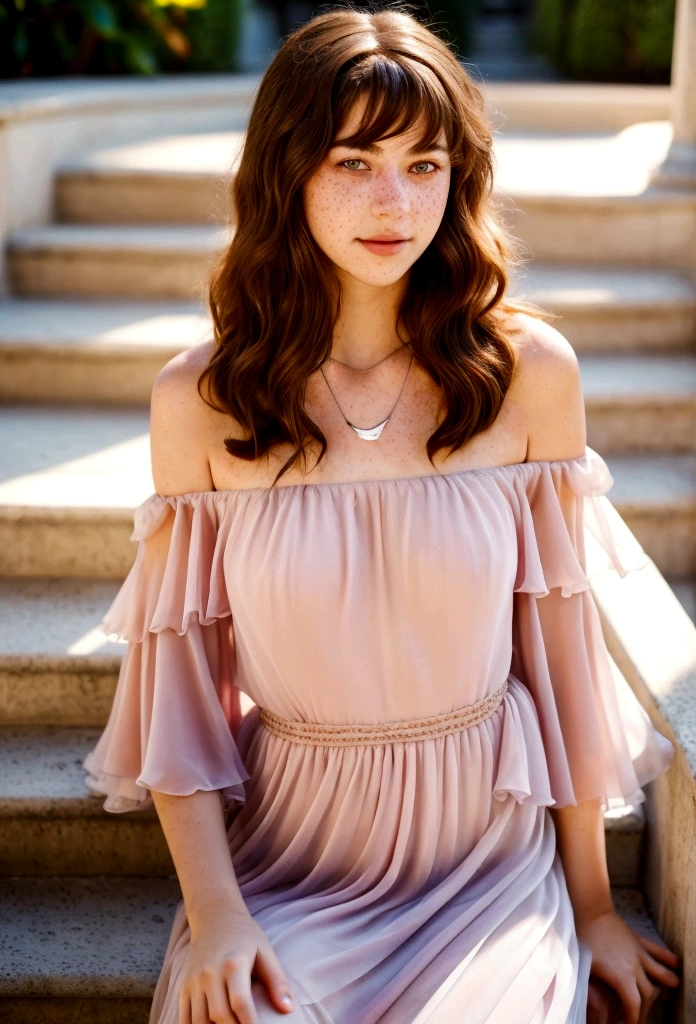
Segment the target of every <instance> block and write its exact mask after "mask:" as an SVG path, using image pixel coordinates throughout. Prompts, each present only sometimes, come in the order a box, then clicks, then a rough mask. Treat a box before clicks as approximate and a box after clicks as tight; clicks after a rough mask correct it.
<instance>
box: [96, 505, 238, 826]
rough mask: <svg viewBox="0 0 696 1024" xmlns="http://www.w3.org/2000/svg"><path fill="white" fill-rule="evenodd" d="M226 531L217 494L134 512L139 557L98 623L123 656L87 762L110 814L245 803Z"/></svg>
mask: <svg viewBox="0 0 696 1024" xmlns="http://www.w3.org/2000/svg"><path fill="white" fill-rule="evenodd" d="M228 533H229V522H227V521H226V518H225V517H224V516H222V517H219V516H218V509H217V506H216V504H215V502H214V492H201V493H193V494H188V495H175V496H171V497H164V496H160V495H158V494H153V495H151V496H150V497H149V498H148V499H147V500H146V501H145V502H143V504H142V505H141V506H140V507H139V508H138V509H136V512H135V529H134V531H133V534H132V535H131V540H134V541H137V542H138V551H137V555H136V559H135V562H134V564H133V567H132V569H131V571H130V573H129V574H128V576H127V578H126V580H125V582H124V584H123V586H122V587H121V589H120V591H119V592H118V595H117V596H116V599H115V601H114V602H113V604H112V606H111V608H110V609H109V611H108V612H107V614H106V616H105V617H104V620H103V628H104V631H105V632H106V634H107V635H108V636H109V638H110V639H112V640H121V641H126V642H127V644H128V647H127V649H126V652H125V655H124V659H123V663H122V666H121V671H120V674H119V679H118V685H117V688H116V694H115V697H114V701H113V705H112V708H111V713H110V715H109V719H108V722H107V725H106V727H105V729H104V731H103V733H102V734H101V736H100V738H99V740H98V742H97V745H96V746H95V747H94V749H93V750H91V751H90V752H89V754H88V755H87V757H86V758H85V762H84V766H85V769H86V770H87V773H88V774H87V778H86V782H87V785H88V786H89V788H90V789H92V790H93V791H94V792H95V793H99V794H103V795H105V796H106V801H105V803H104V807H105V809H106V810H107V811H116V812H118V811H130V810H145V809H147V808H150V807H152V806H153V801H152V796H151V790H153V789H154V790H156V791H159V792H163V793H169V794H173V795H178V796H186V795H189V794H191V793H194V792H196V791H197V790H220V791H221V792H222V795H223V800H224V802H225V805H226V806H229V805H230V804H233V803H236V804H243V803H244V802H245V798H246V795H245V790H244V782H245V781H246V780H247V779H248V778H249V774H248V772H247V771H246V769H245V767H244V764H243V761H242V759H241V756H240V754H239V751H238V749H237V745H236V742H235V736H236V734H237V730H238V728H239V725H240V721H241V705H240V695H239V690H238V688H237V687H236V685H235V682H234V675H235V649H234V633H233V629H232V616H231V610H230V606H229V601H228V598H227V593H226V587H225V581H224V574H223V565H222V559H223V552H224V548H225V542H226V539H227V534H228Z"/></svg>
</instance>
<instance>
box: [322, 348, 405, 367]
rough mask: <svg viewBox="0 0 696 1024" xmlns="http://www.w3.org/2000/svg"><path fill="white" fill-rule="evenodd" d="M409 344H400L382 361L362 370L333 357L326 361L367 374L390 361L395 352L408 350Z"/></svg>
mask: <svg viewBox="0 0 696 1024" xmlns="http://www.w3.org/2000/svg"><path fill="white" fill-rule="evenodd" d="M410 344H411V342H410V341H405V342H402V343H401V345H399V346H398V348H395V349H393V350H392V351H391V352H390V353H389V355H387V356H384V358H383V359H380V360H378V361H377V362H376V363H373V364H372V366H364V367H362V368H359V367H357V366H350V365H349V364H348V363H343V362H341V360H340V359H336V358H334V356H329V359H328V361H329V362H331V363H338V365H339V366H346V367H347V368H348V369H349V370H352V371H353V372H354V373H368V372H369V371H370V370H374V369H375V367H377V366H381V365H382V363H385V362H386V361H387V359H391V357H392V356H393V355H395V354H396V353H397V352H401V350H402V349H404V348H408V346H409V345H410Z"/></svg>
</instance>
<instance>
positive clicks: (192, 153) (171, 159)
mask: <svg viewBox="0 0 696 1024" xmlns="http://www.w3.org/2000/svg"><path fill="white" fill-rule="evenodd" d="M244 138H245V133H243V132H217V133H213V134H201V135H198V134H192V135H170V136H166V137H162V138H155V139H149V140H147V141H145V142H141V143H136V144H133V145H130V146H116V147H110V148H108V149H102V150H98V151H96V152H94V153H87V154H85V155H83V156H81V157H79V158H76V159H74V160H71V161H70V163H68V164H65V165H64V166H63V167H62V168H60V170H59V171H58V174H57V175H56V186H55V210H56V216H57V219H58V220H60V221H71V222H79V223H83V224H142V223H160V224H206V223H208V222H211V221H213V222H216V223H227V221H228V219H229V217H230V215H231V213H232V209H231V204H230V202H229V195H230V189H229V184H230V183H231V180H232V177H233V175H234V173H235V169H236V166H237V163H238V158H239V155H240V153H241V148H242V146H243V144H244Z"/></svg>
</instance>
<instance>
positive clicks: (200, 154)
mask: <svg viewBox="0 0 696 1024" xmlns="http://www.w3.org/2000/svg"><path fill="white" fill-rule="evenodd" d="M671 138H672V126H671V123H670V122H669V121H647V122H642V123H637V124H633V125H630V126H629V127H628V128H624V129H622V130H621V131H618V132H595V133H559V132H549V131H547V132H543V131H537V132H530V131H506V130H505V126H504V125H503V126H502V128H501V129H500V130H499V131H497V132H496V133H495V135H494V152H495V158H496V163H497V174H496V183H497V187H498V189H499V190H501V191H502V192H504V193H508V194H514V195H568V196H600V195H617V196H630V195H637V194H638V193H640V192H642V191H643V190H644V188H645V187H646V185H647V184H648V180H649V177H650V174H651V172H652V170H653V168H655V167H657V166H658V165H659V164H661V163H662V161H663V159H664V157H665V155H666V153H667V150H668V148H669V145H670V142H671ZM243 139H244V133H243V132H213V133H206V134H201V135H197V134H192V135H188V134H185V135H169V136H163V137H159V138H152V139H148V140H145V141H143V142H140V143H136V144H132V145H127V146H117V147H106V148H104V149H100V150H94V151H93V152H91V153H88V154H85V155H84V156H81V157H79V158H77V159H74V160H70V161H69V162H68V163H66V164H64V165H63V166H62V167H61V168H60V170H59V172H58V173H59V176H60V177H61V178H66V177H70V176H71V175H75V174H84V172H85V171H89V172H90V173H91V174H92V175H95V176H98V175H100V174H101V175H108V176H109V177H113V176H119V175H120V176H123V177H126V176H133V175H134V174H138V175H144V174H150V175H152V176H153V177H155V178H161V177H170V178H171V177H172V176H181V177H189V178H190V177H198V178H200V177H203V176H212V175H214V176H216V177H222V176H224V175H226V174H228V173H229V171H230V169H231V168H232V165H233V164H234V162H235V156H236V154H237V153H238V152H239V150H240V147H241V145H242V144H243ZM192 141H195V145H191V143H192Z"/></svg>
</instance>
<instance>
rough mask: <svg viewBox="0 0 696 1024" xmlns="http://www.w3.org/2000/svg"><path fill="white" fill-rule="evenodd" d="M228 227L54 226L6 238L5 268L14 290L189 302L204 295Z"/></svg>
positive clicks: (81, 296)
mask: <svg viewBox="0 0 696 1024" xmlns="http://www.w3.org/2000/svg"><path fill="white" fill-rule="evenodd" d="M228 239H229V230H228V229H227V228H219V227H213V226H211V227H207V226H203V225H202V226H185V225H181V226H171V225H167V226H164V225H156V226H148V227H136V226H123V225H108V226H98V225H96V226H95V225H73V224H70V225H69V224H58V225H56V224H52V225H47V226H45V227H32V228H22V229H21V230H19V231H16V232H14V233H13V234H12V235H10V238H9V241H8V246H7V266H8V273H9V278H10V287H11V290H12V291H13V292H14V293H15V294H17V295H43V296H47V297H51V296H53V297H60V298H72V297H79V298H94V297H104V298H128V299H161V298H164V299H168V298H174V299H191V298H192V297H194V296H196V297H199V296H202V295H204V293H205V290H206V286H207V279H208V276H209V273H210V269H211V266H212V264H213V261H214V259H215V257H216V255H217V254H218V253H219V252H220V250H221V249H222V248H223V247H224V245H225V243H226V242H227V240H228Z"/></svg>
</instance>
